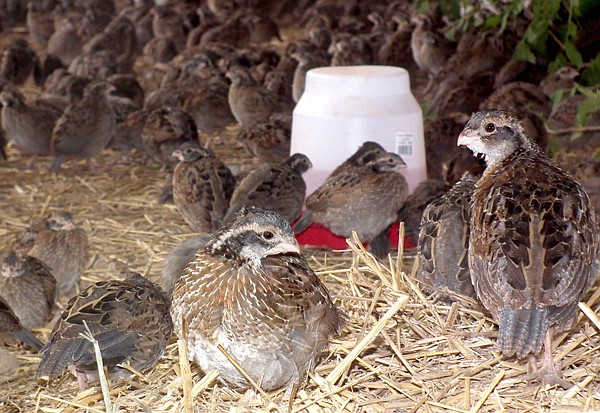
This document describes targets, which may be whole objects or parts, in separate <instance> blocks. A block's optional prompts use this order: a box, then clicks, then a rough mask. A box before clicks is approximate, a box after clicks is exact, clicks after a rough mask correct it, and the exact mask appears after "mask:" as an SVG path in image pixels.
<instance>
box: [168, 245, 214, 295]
mask: <svg viewBox="0 0 600 413" xmlns="http://www.w3.org/2000/svg"><path fill="white" fill-rule="evenodd" d="M210 239H211V235H210V234H203V235H200V236H198V237H195V238H190V239H188V240H186V241H184V242H182V243H181V244H179V245H178V246H177V247H176V248H175V249H174V250H173V251H171V253H170V254H169V255H168V256H167V258H165V262H164V263H163V269H162V278H161V282H162V287H163V288H164V289H165V292H166V293H167V295H168V296H169V297H171V296H172V295H173V290H174V289H175V284H177V281H179V278H181V276H182V275H183V270H184V269H185V267H187V266H188V264H189V263H190V262H192V260H193V259H194V257H195V256H196V252H197V251H198V250H199V249H200V248H201V247H204V246H205V245H206V244H207V243H208V241H209V240H210Z"/></svg>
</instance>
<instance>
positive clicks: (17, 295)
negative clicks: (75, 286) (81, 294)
mask: <svg viewBox="0 0 600 413" xmlns="http://www.w3.org/2000/svg"><path fill="white" fill-rule="evenodd" d="M0 299H2V300H3V301H4V302H5V303H6V304H7V305H8V307H9V308H10V309H11V310H12V311H13V312H14V313H15V315H16V316H17V318H18V319H19V322H20V323H21V325H22V326H23V327H24V328H26V329H28V330H31V329H33V328H39V327H42V326H43V325H44V323H45V322H46V321H48V319H49V318H50V316H51V312H52V308H53V307H54V302H55V300H56V279H55V278H54V277H53V276H52V274H51V272H50V268H48V266H47V265H46V264H44V263H43V262H42V261H40V260H38V259H37V258H34V257H30V256H28V255H24V254H21V253H18V252H15V251H12V252H10V253H8V254H7V255H5V256H4V257H3V258H2V261H1V262H0Z"/></svg>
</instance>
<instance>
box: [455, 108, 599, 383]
mask: <svg viewBox="0 0 600 413" xmlns="http://www.w3.org/2000/svg"><path fill="white" fill-rule="evenodd" d="M458 144H459V145H465V146H467V147H468V148H469V149H471V151H473V152H474V153H481V154H483V155H484V157H485V159H486V163H487V167H486V169H485V171H484V173H483V176H482V178H481V179H480V180H479V181H478V182H477V184H476V186H475V192H474V193H473V201H472V210H471V214H472V215H471V231H470V245H469V267H470V269H471V278H472V281H473V285H474V286H475V291H476V293H477V297H478V298H479V299H480V300H481V302H482V303H483V305H484V306H485V307H486V308H487V309H488V310H489V311H490V312H491V313H492V316H493V317H494V319H495V320H496V321H497V322H498V325H499V326H498V328H499V334H498V347H499V348H500V350H501V352H502V354H503V355H504V356H506V357H513V356H515V357H517V358H519V359H521V358H525V357H530V360H531V361H532V362H533V363H532V367H533V368H534V373H533V376H534V377H536V378H539V379H541V380H542V381H544V382H546V383H549V384H558V385H561V386H563V387H564V386H568V383H567V382H565V381H564V380H563V379H561V378H560V377H559V374H558V371H557V370H556V367H555V365H554V362H553V360H552V337H553V335H554V334H555V333H556V332H560V331H564V330H567V329H569V328H570V327H571V326H572V324H573V323H574V321H575V319H576V314H577V309H578V302H579V301H580V300H581V298H582V296H583V294H584V293H585V292H586V290H587V289H588V288H589V287H590V286H591V284H592V283H593V281H594V280H595V278H596V276H597V271H598V268H599V267H600V257H598V254H599V253H600V252H599V244H600V239H599V238H600V229H599V228H598V224H597V221H596V217H595V214H594V211H593V209H592V208H591V206H590V201H589V198H588V196H587V194H586V193H585V191H584V190H583V188H582V187H581V185H579V184H578V183H577V182H575V181H574V180H573V179H571V177H570V176H568V175H567V174H566V173H565V172H563V171H562V170H561V169H560V168H559V167H558V166H556V165H555V164H554V163H553V162H552V161H550V160H549V159H548V158H547V157H546V156H545V155H544V154H543V153H542V152H541V151H540V149H539V148H538V147H537V145H536V144H535V143H533V142H532V141H531V140H530V139H528V138H527V136H525V134H524V133H523V128H522V126H521V124H520V122H519V121H518V120H516V118H515V117H513V116H511V115H509V114H508V113H507V112H503V111H497V110H484V111H481V112H477V113H475V114H473V116H471V119H470V120H469V122H468V123H467V125H466V126H465V129H464V130H463V131H462V132H461V134H460V135H459V138H458ZM542 344H544V348H545V352H544V364H543V366H542V368H541V369H539V370H538V369H537V366H536V364H535V359H534V357H535V355H537V354H538V353H539V352H540V350H541V348H542Z"/></svg>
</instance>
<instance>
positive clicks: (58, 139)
mask: <svg viewBox="0 0 600 413" xmlns="http://www.w3.org/2000/svg"><path fill="white" fill-rule="evenodd" d="M112 89H113V86H111V85H110V84H108V83H106V82H94V83H92V84H90V85H89V86H88V87H87V88H86V90H85V92H84V94H83V98H82V99H81V100H80V101H78V102H76V103H74V104H72V105H70V106H68V107H67V108H66V109H65V111H64V112H63V114H62V116H61V117H60V118H59V119H58V121H57V122H56V126H55V127H54V130H53V131H52V142H51V146H52V152H53V154H54V156H55V158H54V161H53V162H52V166H51V167H50V170H52V171H58V170H60V166H61V165H62V163H63V162H65V161H66V160H67V158H75V159H85V160H87V161H88V166H90V167H91V161H90V158H92V157H94V156H96V155H97V154H98V153H100V152H101V151H102V150H103V149H104V148H106V146H108V143H109V142H110V139H111V138H112V136H113V134H114V132H115V129H116V119H115V114H114V112H113V110H112V107H111V106H110V102H109V100H108V97H107V94H108V93H109V92H110V91H111V90H112Z"/></svg>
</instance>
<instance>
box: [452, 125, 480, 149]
mask: <svg viewBox="0 0 600 413" xmlns="http://www.w3.org/2000/svg"><path fill="white" fill-rule="evenodd" d="M478 140H479V136H478V135H477V132H476V131H474V130H473V129H464V130H463V131H462V132H461V133H460V135H458V141H457V142H456V145H457V146H467V147H468V146H469V145H471V144H473V143H475V142H477V141H478Z"/></svg>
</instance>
